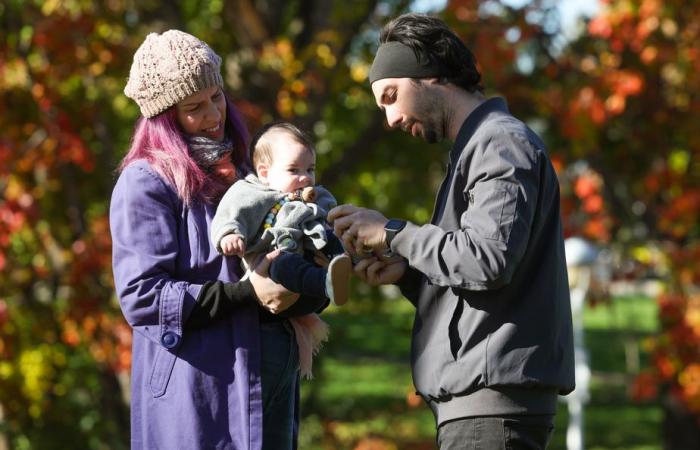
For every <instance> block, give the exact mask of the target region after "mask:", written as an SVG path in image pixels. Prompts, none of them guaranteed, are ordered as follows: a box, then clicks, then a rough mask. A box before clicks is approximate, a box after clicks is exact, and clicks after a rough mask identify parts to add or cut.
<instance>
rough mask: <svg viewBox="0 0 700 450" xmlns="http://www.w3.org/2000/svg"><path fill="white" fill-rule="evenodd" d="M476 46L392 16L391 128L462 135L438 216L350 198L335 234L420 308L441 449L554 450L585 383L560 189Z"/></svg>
mask: <svg viewBox="0 0 700 450" xmlns="http://www.w3.org/2000/svg"><path fill="white" fill-rule="evenodd" d="M480 79H481V76H480V74H479V72H478V70H477V69H476V63H475V60H474V57H473V56H472V54H471V52H470V51H469V50H468V49H467V48H466V47H465V46H464V44H463V43H462V42H461V41H460V39H459V38H458V37H457V36H456V35H455V34H454V33H453V32H452V31H450V30H449V29H448V28H447V26H446V25H445V24H444V23H443V22H442V21H440V20H439V19H436V18H431V17H428V16H424V15H416V14H407V15H403V16H400V17H398V18H396V19H395V20H393V21H392V22H390V23H389V24H387V25H386V26H385V27H384V29H383V30H382V32H381V35H380V46H379V49H378V50H377V54H376V56H375V59H374V62H373V64H372V68H371V70H370V83H371V87H372V92H373V94H374V97H375V99H376V102H377V105H378V106H379V107H380V108H381V109H382V110H383V111H384V112H385V114H386V119H387V121H388V124H389V125H390V126H391V127H392V128H401V129H402V130H404V131H406V132H409V133H411V134H412V135H413V136H416V137H418V136H420V137H422V138H423V139H425V140H426V141H428V142H437V141H439V140H442V139H449V140H450V141H452V142H453V143H454V144H453V148H452V150H451V152H450V164H449V166H448V170H447V174H446V176H445V180H444V181H443V183H442V185H441V187H440V190H439V193H438V195H437V200H436V203H435V210H434V213H433V218H432V220H431V223H430V224H425V225H418V224H414V223H411V222H408V221H405V220H397V219H392V220H387V218H386V217H384V216H383V215H382V214H381V213H379V212H377V211H374V210H371V209H365V208H358V207H355V206H352V205H341V206H339V207H337V208H335V209H333V210H331V212H330V214H329V219H330V220H332V221H333V224H334V228H335V232H336V233H337V235H338V236H341V237H342V239H343V241H344V243H345V245H346V246H347V247H348V248H351V249H355V251H356V252H358V253H369V252H371V251H373V252H374V254H375V255H380V254H382V253H383V252H387V251H388V252H390V253H392V254H393V255H395V256H394V257H392V258H386V257H381V258H376V257H375V258H372V257H370V258H365V259H363V260H361V261H360V262H359V263H358V264H357V265H356V268H355V271H356V272H357V273H358V275H359V276H360V277H361V278H363V279H364V280H366V281H367V282H369V283H370V284H373V285H378V284H389V283H396V284H397V285H398V286H399V287H400V289H401V292H402V293H403V295H405V296H406V297H407V298H408V299H409V300H410V301H411V302H412V303H413V304H414V305H415V307H416V315H415V323H414V327H413V341H412V352H411V361H412V369H413V380H414V384H415V386H416V389H417V391H418V393H419V394H420V395H421V396H422V398H423V399H424V400H425V401H426V402H427V404H428V405H429V406H430V408H432V410H433V412H434V414H435V418H436V423H437V427H438V429H437V441H438V445H439V446H440V448H441V449H456V448H460V449H462V448H472V447H471V446H473V445H477V446H478V447H479V448H487V449H495V448H499V449H500V448H545V447H546V446H547V443H548V441H549V438H550V436H551V432H552V429H553V419H554V414H555V413H556V400H557V395H558V394H567V393H569V392H571V391H572V390H573V388H574V360H573V353H574V351H573V338H572V328H571V308H570V304H569V293H568V282H567V273H566V263H565V257H564V242H563V237H562V226H561V219H560V211H559V185H558V182H557V178H556V174H555V172H554V169H553V167H552V164H551V162H550V160H549V158H548V156H547V154H546V152H545V149H544V144H543V143H542V141H541V140H540V138H539V137H538V136H537V135H536V134H535V133H534V132H533V131H531V130H530V129H529V128H528V127H527V126H525V125H524V124H523V123H522V122H521V121H519V120H518V119H516V118H514V117H513V116H512V115H511V114H510V113H509V112H508V109H507V106H506V103H505V101H504V100H503V99H501V98H490V99H487V98H486V97H484V95H483V93H482V88H481V86H480Z"/></svg>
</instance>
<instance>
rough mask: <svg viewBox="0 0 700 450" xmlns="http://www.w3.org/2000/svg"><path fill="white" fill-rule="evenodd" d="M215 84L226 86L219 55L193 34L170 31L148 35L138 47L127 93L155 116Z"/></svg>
mask: <svg viewBox="0 0 700 450" xmlns="http://www.w3.org/2000/svg"><path fill="white" fill-rule="evenodd" d="M214 85H217V86H222V87H223V85H224V80H223V78H222V77H221V58H220V57H219V55H217V54H216V53H214V51H213V50H212V49H211V48H209V46H208V45H207V44H205V43H204V42H202V41H200V40H199V39H197V38H196V37H194V36H192V35H191V34H187V33H184V32H182V31H179V30H168V31H166V32H165V33H163V34H158V33H151V34H149V35H148V36H146V40H145V41H143V43H142V44H141V46H140V47H139V48H138V49H137V50H136V53H135V54H134V62H133V64H132V65H131V71H130V72H129V80H128V81H127V83H126V87H125V88H124V94H125V95H126V96H127V97H129V98H131V99H132V100H134V101H135V102H136V104H137V105H138V106H139V108H140V109H141V114H143V116H144V117H153V116H155V115H157V114H160V113H161V112H163V111H165V110H166V109H168V108H170V107H171V106H173V105H175V104H176V103H178V102H179V101H181V100H183V99H185V98H187V97H189V96H190V95H192V94H195V93H197V92H199V91H201V90H202V89H206V88H209V87H211V86H214Z"/></svg>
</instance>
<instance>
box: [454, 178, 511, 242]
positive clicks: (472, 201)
mask: <svg viewBox="0 0 700 450" xmlns="http://www.w3.org/2000/svg"><path fill="white" fill-rule="evenodd" d="M465 200H466V201H467V202H468V203H469V208H468V209H467V214H466V220H467V223H466V225H468V226H469V227H470V228H472V229H474V230H475V231H476V232H478V233H479V234H480V235H481V236H483V237H484V238H486V239H494V240H498V241H501V242H507V241H508V238H509V237H510V231H511V230H512V229H513V223H514V222H515V214H516V210H517V205H518V188H517V186H516V185H514V184H513V183H508V182H503V181H498V180H492V181H489V182H484V183H482V184H479V185H477V186H476V187H474V188H473V189H471V190H469V191H468V192H466V193H465Z"/></svg>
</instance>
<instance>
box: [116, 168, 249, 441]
mask: <svg viewBox="0 0 700 450" xmlns="http://www.w3.org/2000/svg"><path fill="white" fill-rule="evenodd" d="M215 209H216V207H215V205H207V204H204V203H195V204H193V205H192V206H191V207H186V206H185V205H184V204H183V202H182V201H181V200H180V199H179V198H178V197H177V195H176V193H175V191H174V190H173V189H172V188H171V187H169V186H168V185H167V184H165V183H164V182H163V180H162V179H161V178H160V177H159V176H158V175H157V174H156V173H155V172H154V171H153V170H152V169H151V167H150V166H149V165H148V163H146V162H144V161H137V162H135V163H133V164H131V165H129V166H128V167H127V168H126V169H125V170H124V171H123V172H122V173H121V175H120V176H119V179H118V181H117V184H116V186H115V188H114V192H113V193H112V201H111V205H110V226H111V232H112V240H113V269H114V281H115V285H116V290H117V295H118V297H119V302H120V305H121V308H122V312H123V313H124V317H126V320H127V321H128V322H129V324H130V325H131V327H132V328H133V330H134V333H133V335H134V336H133V354H132V373H131V384H132V386H131V446H132V448H133V449H148V450H153V449H177V448H181V449H189V450H194V449H204V448H206V449H236V450H240V449H245V450H259V449H260V447H261V442H262V400H261V390H260V370H259V367H260V336H259V325H258V313H257V309H256V308H255V307H254V306H251V307H248V308H241V309H240V310H237V312H236V313H235V314H233V315H231V317H230V318H229V319H227V320H221V321H217V322H215V323H213V324H212V325H211V326H210V327H208V328H204V329H202V330H197V331H190V330H186V331H185V330H183V328H184V323H185V321H186V320H187V317H188V316H189V314H190V312H191V311H192V308H193V306H194V304H195V299H196V298H197V296H198V294H199V291H200V289H201V288H202V284H203V283H205V282H206V281H213V280H222V281H237V279H238V276H237V271H238V267H239V260H238V259H237V258H233V257H230V258H227V257H223V256H220V255H219V254H218V253H217V252H216V250H215V249H214V247H213V246H212V244H211V242H210V241H209V227H210V225H211V220H212V217H213V216H214V212H215Z"/></svg>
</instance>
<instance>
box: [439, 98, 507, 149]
mask: <svg viewBox="0 0 700 450" xmlns="http://www.w3.org/2000/svg"><path fill="white" fill-rule="evenodd" d="M492 112H504V113H508V105H507V103H506V101H505V99H504V98H502V97H492V98H489V99H487V100H485V101H484V102H483V103H481V104H480V105H479V106H477V107H476V108H475V109H474V111H472V112H471V113H470V114H469V115H468V116H467V118H466V119H465V120H464V123H462V126H461V127H460V129H459V132H458V133H457V138H456V139H455V143H454V145H453V146H452V150H451V151H450V161H456V160H457V158H458V157H459V155H460V154H461V153H462V150H464V147H466V145H467V143H468V142H469V140H470V139H471V137H472V136H473V135H474V132H476V129H477V128H478V127H479V125H480V124H481V122H482V121H483V120H484V119H485V118H486V116H488V115H489V114H491V113H492Z"/></svg>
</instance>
